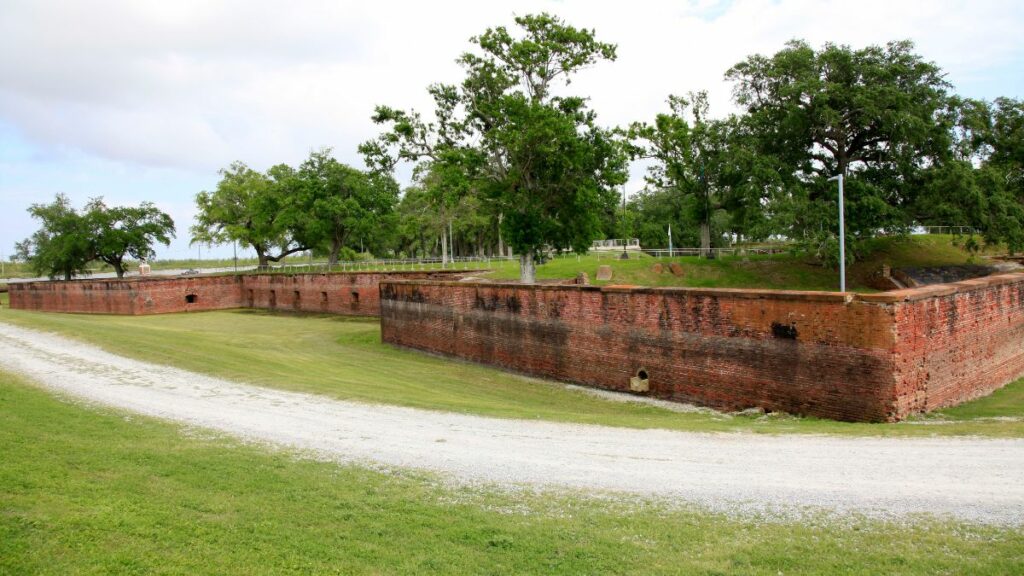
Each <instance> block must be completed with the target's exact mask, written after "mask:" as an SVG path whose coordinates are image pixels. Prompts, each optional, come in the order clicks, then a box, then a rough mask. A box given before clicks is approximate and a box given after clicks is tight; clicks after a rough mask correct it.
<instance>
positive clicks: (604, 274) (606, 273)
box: [597, 264, 612, 281]
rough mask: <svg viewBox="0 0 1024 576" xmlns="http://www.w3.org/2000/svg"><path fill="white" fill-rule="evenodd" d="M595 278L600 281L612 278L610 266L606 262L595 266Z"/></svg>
mask: <svg viewBox="0 0 1024 576" xmlns="http://www.w3.org/2000/svg"><path fill="white" fill-rule="evenodd" d="M597 279H598V280H601V281H607V280H611V279H612V267H611V266H609V265H607V264H602V265H600V266H598V267H597Z"/></svg>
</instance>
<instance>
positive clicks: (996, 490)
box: [0, 322, 1024, 525]
mask: <svg viewBox="0 0 1024 576" xmlns="http://www.w3.org/2000/svg"><path fill="white" fill-rule="evenodd" d="M0 366H2V367H3V368H5V369H7V370H11V371H13V372H17V373H20V374H23V375H25V376H27V377H29V378H30V379H32V380H34V381H36V382H38V383H40V384H41V385H43V386H45V387H46V388H48V389H50V390H53V391H58V392H61V393H66V394H68V395H70V396H72V397H76V398H79V399H84V400H86V401H88V402H90V403H96V404H100V405H104V406H111V407H116V408H120V409H125V410H129V411H132V412H136V413H140V414H145V415H148V416H155V417H158V418H164V419H168V420H172V421H176V422H181V423H187V424H189V425H194V426H200V427H205V428H210V429H214V430H218V431H221V432H225V433H228V434H230V435H233V436H236V437H239V438H242V439H245V440H247V441H256V442H263V443H270V444H273V445H277V446H283V447H287V448H293V449H299V450H302V451H311V452H312V453H314V454H315V455H316V456H317V457H326V458H329V459H332V460H336V461H339V462H355V463H361V464H367V465H371V466H376V467H381V466H383V467H385V468H395V467H397V468H411V469H416V470H424V471H431V472H436V473H439V474H441V475H442V477H443V478H445V479H446V480H448V481H454V482H461V483H473V484H476V483H484V484H487V485H493V486H500V487H516V488H519V487H523V486H526V487H530V488H542V489H552V488H553V489H570V490H573V491H576V490H578V491H581V492H583V493H585V494H599V495H602V496H606V495H609V494H612V495H620V494H623V493H625V494H634V495H639V496H642V497H654V498H656V499H658V500H662V499H664V500H666V501H670V502H683V503H686V504H695V505H697V506H700V507H705V508H709V509H712V510H716V511H727V512H736V513H742V514H747V513H756V514H763V513H768V514H781V515H784V516H785V515H801V514H806V513H807V512H808V511H810V512H812V513H818V512H819V511H826V512H830V513H831V512H836V513H839V514H847V513H854V514H863V515H866V516H872V517H874V516H880V517H885V518H897V519H898V518H907V517H908V516H910V515H916V514H919V513H933V514H936V515H939V516H944V517H952V518H955V519H961V520H967V521H971V522H983V523H991V524H1002V525H1021V524H1022V523H1024V522H1022V520H1024V440H993V439H980V438H927V439H886V438H840V437H830V436H806V435H792V436H766V435H752V434H702V433H683V432H670V431H664V430H629V429H620V428H610V427H603V426H587V425H570V424H556V423H546V422H533V421H521V420H503V419H494V418H484V417H477V416H467V415H460V414H450V413H442V412H432V411H425V410H415V409H409V408H399V407H392V406H378V405H368V404H360V403H353V402H343V401H338V400H332V399H328V398H324V397H320V396H315V395H310V394H299V393H293V392H283V391H278V390H273V389H267V388H260V387H256V386H249V385H245V384H238V383H234V382H228V381H225V380H220V379H217V378H210V377H207V376H203V375H200V374H195V373H191V372H187V371H184V370H178V369H175V368H168V367H165V366H160V365H155V364H149V363H145V362H139V361H135V360H131V359H127V358H123V357H120V356H117V355H114V354H109V353H107V352H104V351H102V350H100V349H98V348H96V347H94V346H90V345H87V344H83V343H80V342H76V341H72V340H68V339H65V338H62V337H59V336H55V335H52V334H48V333H44V332H37V331H33V330H28V329H24V328H19V327H15V326H12V325H9V324H5V323H2V322H0ZM296 369H301V367H296ZM367 385H368V386H372V382H369V381H368V382H367Z"/></svg>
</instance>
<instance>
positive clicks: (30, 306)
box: [10, 270, 471, 316]
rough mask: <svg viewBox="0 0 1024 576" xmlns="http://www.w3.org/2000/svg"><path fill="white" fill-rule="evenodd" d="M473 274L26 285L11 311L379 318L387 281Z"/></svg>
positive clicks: (13, 292)
mask: <svg viewBox="0 0 1024 576" xmlns="http://www.w3.org/2000/svg"><path fill="white" fill-rule="evenodd" d="M469 273H471V272H467V271H455V270H451V271H443V270H442V271H423V272H342V273H334V274H250V275H239V276H189V277H160V276H151V277H148V278H138V277H135V278H126V279H123V280H117V279H109V280H76V281H71V282H25V283H14V284H11V285H10V286H11V287H10V306H11V308H15V309H22V310H39V311H44V312H76V313H85V314H166V313H170V312H190V311H199V310H223V309H227V308H242V307H254V308H272V309H279V310H297V311H304V312H327V313H332V314H351V315H361V316H376V315H377V314H379V311H380V302H379V298H380V290H379V289H378V284H379V283H380V281H381V280H384V279H420V280H423V279H442V280H446V279H451V278H459V277H462V276H465V275H467V274H469Z"/></svg>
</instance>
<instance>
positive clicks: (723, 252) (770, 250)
mask: <svg viewBox="0 0 1024 576" xmlns="http://www.w3.org/2000/svg"><path fill="white" fill-rule="evenodd" d="M791 249H792V247H790V246H736V247H731V248H708V249H707V251H708V252H710V253H711V255H712V257H717V256H743V255H744V254H782V253H784V252H789V251H790V250H791ZM643 253H644V254H647V255H649V256H654V257H656V258H671V257H674V256H701V255H702V254H703V253H704V251H703V250H702V249H700V248H673V249H672V250H668V249H667V248H666V249H663V250H644V251H643Z"/></svg>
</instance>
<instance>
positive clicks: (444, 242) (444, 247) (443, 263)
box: [441, 226, 448, 268]
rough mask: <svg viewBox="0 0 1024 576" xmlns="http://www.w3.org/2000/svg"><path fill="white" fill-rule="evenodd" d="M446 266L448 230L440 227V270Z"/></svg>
mask: <svg viewBox="0 0 1024 576" xmlns="http://www.w3.org/2000/svg"><path fill="white" fill-rule="evenodd" d="M447 266H448V230H447V227H445V226H441V268H446V267H447Z"/></svg>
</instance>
